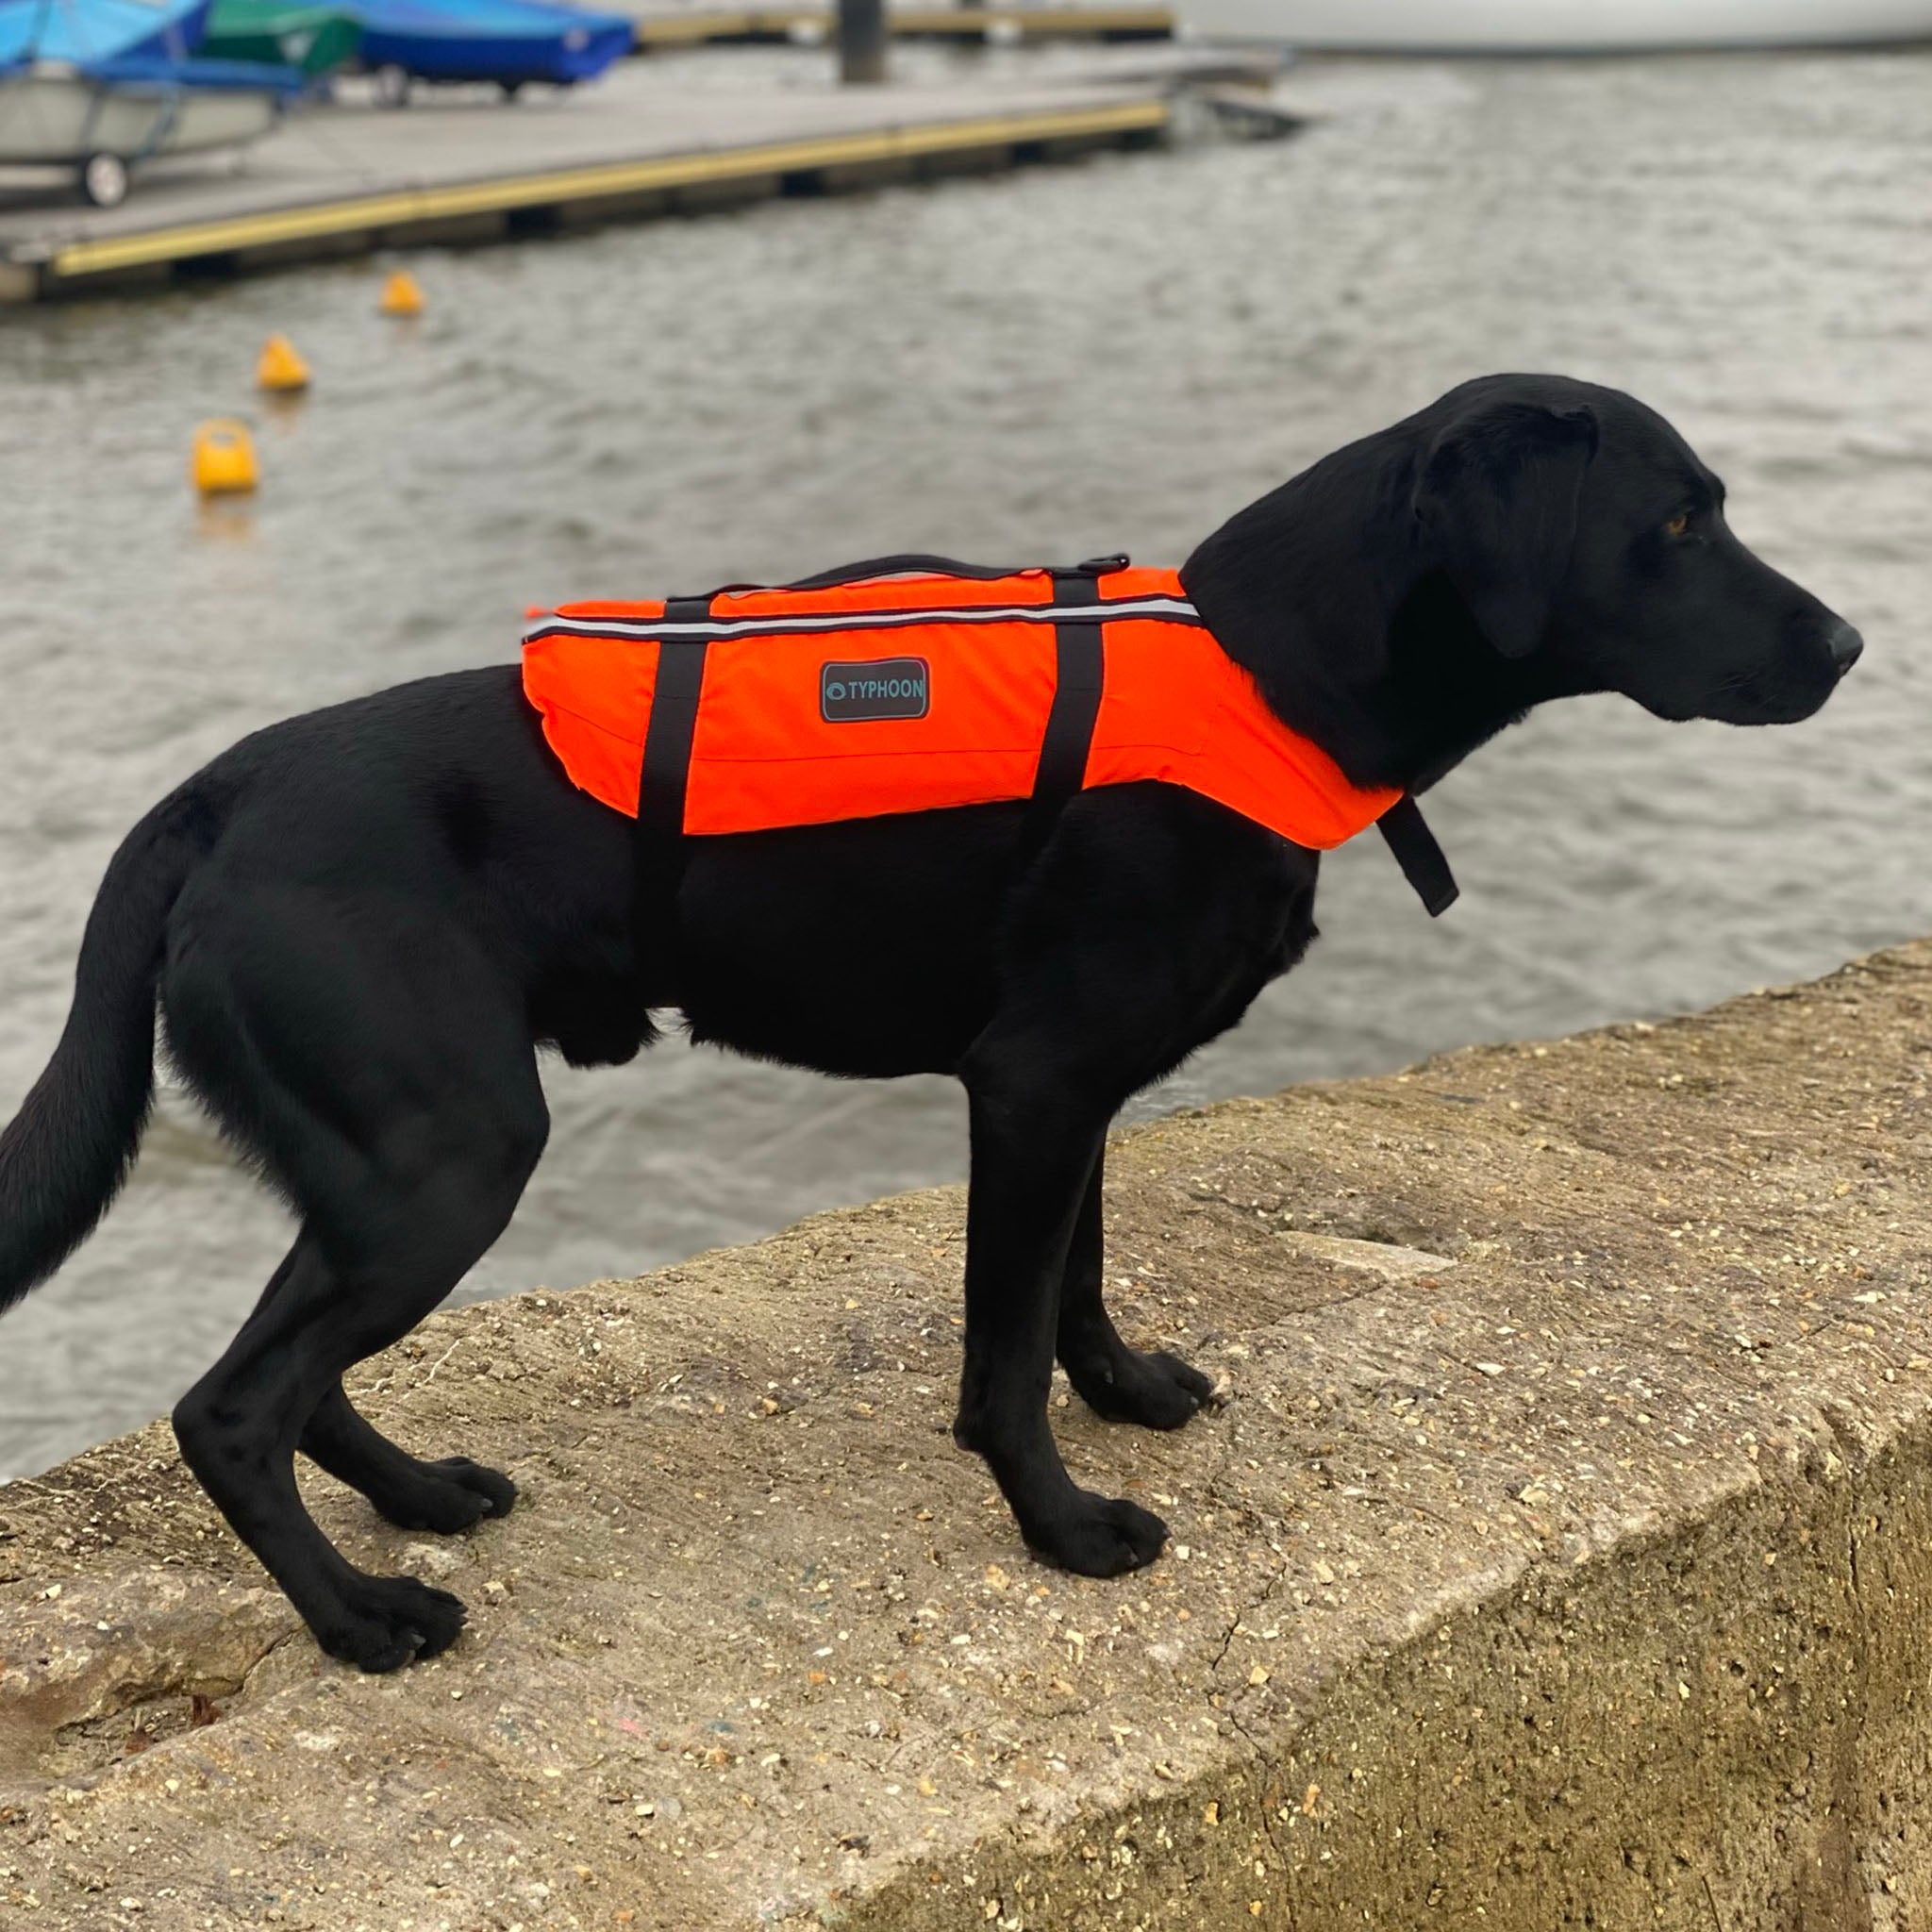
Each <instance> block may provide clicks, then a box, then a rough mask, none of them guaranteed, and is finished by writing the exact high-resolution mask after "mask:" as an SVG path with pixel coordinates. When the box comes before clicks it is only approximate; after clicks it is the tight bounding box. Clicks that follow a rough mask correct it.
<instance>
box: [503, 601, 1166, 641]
mask: <svg viewBox="0 0 1932 1932" xmlns="http://www.w3.org/2000/svg"><path fill="white" fill-rule="evenodd" d="M1117 617H1163V618H1166V619H1168V620H1169V621H1170V622H1171V623H1175V624H1199V623H1200V622H1201V617H1200V613H1199V612H1198V611H1197V610H1196V609H1195V608H1194V607H1193V606H1192V605H1191V604H1190V603H1189V602H1188V601H1187V599H1186V598H1184V597H1134V598H1123V599H1121V600H1120V601H1119V602H1118V603H1112V604H968V605H963V606H960V607H959V608H947V609H942V610H830V611H813V612H810V613H808V614H803V615H791V614H787V613H783V612H774V613H773V614H772V615H770V616H768V617H731V618H722V617H721V618H712V619H710V620H708V622H702V623H686V624H666V623H664V622H663V621H662V620H661V619H658V620H654V619H651V618H648V617H641V618H632V617H552V618H548V619H546V620H545V621H544V622H543V623H541V624H540V625H537V626H536V628H535V629H533V630H529V631H525V634H524V641H525V643H526V644H530V643H535V642H536V641H537V640H538V639H539V638H547V637H555V636H557V635H558V633H559V632H561V633H563V634H565V635H567V636H572V637H582V638H732V637H745V636H753V635H763V636H767V637H770V636H791V635H794V634H796V633H798V632H809V631H819V630H832V631H851V630H903V629H905V628H907V627H908V626H909V625H922V624H1011V623H1014V622H1016V621H1017V622H1020V623H1025V624H1078V623H1081V622H1083V621H1084V622H1086V623H1090V624H1091V623H1102V624H1106V623H1110V622H1111V621H1112V620H1113V619H1114V618H1117Z"/></svg>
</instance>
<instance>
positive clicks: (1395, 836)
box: [1375, 791, 1462, 919]
mask: <svg viewBox="0 0 1932 1932" xmlns="http://www.w3.org/2000/svg"><path fill="white" fill-rule="evenodd" d="M1375 823H1376V824H1377V825H1378V826H1379V827H1380V828H1381V833H1382V837H1383V838H1384V839H1386V840H1387V841H1389V849H1390V851H1391V852H1392V853H1393V854H1394V855H1395V862H1396V864H1397V865H1399V866H1400V867H1401V868H1402V875H1403V877H1404V878H1406V879H1407V881H1408V882H1409V884H1410V885H1411V886H1413V887H1414V888H1415V891H1416V896H1417V898H1419V899H1420V900H1421V901H1422V902H1423V904H1424V906H1425V907H1427V908H1428V912H1429V917H1430V918H1431V919H1440V918H1441V916H1442V915H1443V913H1445V912H1446V911H1448V909H1449V908H1450V907H1452V906H1453V905H1455V903H1456V901H1457V897H1458V896H1459V894H1460V892H1461V891H1462V889H1461V887H1459V886H1458V885H1457V883H1456V874H1454V873H1452V872H1451V871H1450V870H1449V861H1448V860H1447V859H1446V858H1443V856H1442V848H1441V846H1440V845H1438V844H1437V843H1436V835H1435V833H1433V832H1432V831H1430V830H1429V828H1428V826H1427V825H1426V824H1424V822H1423V808H1422V807H1421V806H1419V805H1418V804H1417V803H1416V802H1415V800H1414V799H1413V798H1412V797H1411V796H1410V795H1409V794H1408V793H1407V791H1405V792H1404V793H1403V794H1402V796H1401V797H1400V798H1398V799H1397V800H1396V801H1395V803H1394V804H1393V805H1391V807H1390V808H1389V809H1388V810H1387V811H1385V812H1384V813H1383V814H1382V816H1381V817H1380V818H1379V819H1377V820H1376V821H1375Z"/></svg>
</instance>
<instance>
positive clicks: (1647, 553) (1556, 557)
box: [1412, 376, 1862, 724]
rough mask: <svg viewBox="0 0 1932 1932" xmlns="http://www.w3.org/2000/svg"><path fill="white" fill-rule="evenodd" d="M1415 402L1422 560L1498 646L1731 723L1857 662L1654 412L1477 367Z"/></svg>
mask: <svg viewBox="0 0 1932 1932" xmlns="http://www.w3.org/2000/svg"><path fill="white" fill-rule="evenodd" d="M1428 413H1430V414H1438V413H1440V415H1441V419H1442V420H1441V426H1440V428H1438V429H1437V431H1436V433H1435V434H1434V435H1433V436H1431V437H1430V438H1429V440H1428V442H1427V446H1426V448H1425V449H1424V450H1423V451H1422V452H1421V458H1422V459H1421V462H1420V465H1419V467H1418V472H1417V476H1416V482H1415V488H1414V491H1413V494H1412V507H1413V510H1414V514H1415V519H1416V523H1417V526H1418V533H1419V542H1420V551H1421V555H1422V557H1423V558H1424V560H1425V561H1426V562H1427V563H1429V564H1432V565H1433V566H1434V567H1435V568H1437V569H1439V570H1441V573H1442V574H1443V575H1444V576H1445V577H1446V578H1447V579H1448V581H1449V582H1450V584H1451V585H1453V586H1454V588H1455V590H1456V591H1457V595H1458V596H1459V597H1460V598H1461V600H1462V602H1463V603H1464V605H1465V606H1466V607H1467V608H1468V610H1469V613H1470V615H1471V616H1472V617H1473V618H1474V621H1475V623H1476V625H1477V627H1478V628H1479V629H1480V630H1481V632H1482V634H1483V636H1484V637H1485V638H1486V639H1487V640H1488V641H1489V643H1490V645H1491V648H1492V649H1494V650H1495V651H1497V652H1498V653H1500V654H1501V655H1502V656H1503V657H1504V658H1518V659H1520V658H1528V657H1530V656H1531V655H1532V654H1543V655H1544V656H1545V657H1546V658H1547V659H1548V660H1549V662H1550V665H1551V667H1552V668H1553V669H1556V670H1557V671H1558V672H1559V673H1560V674H1563V675H1565V681H1566V682H1568V681H1570V680H1572V679H1574V682H1575V685H1576V688H1578V689H1598V690H1606V691H1622V692H1624V694H1625V695H1626V696H1628V697H1632V698H1635V699H1636V700H1637V702H1638V703H1639V704H1641V705H1642V706H1644V707H1645V708H1646V709H1648V710H1651V711H1654V712H1656V713H1657V716H1659V717H1662V718H1715V719H1720V720H1722V721H1723V722H1724V723H1726V724H1790V723H1792V722H1794V721H1795V720H1797V719H1800V718H1808V717H1809V716H1810V715H1811V713H1812V712H1813V711H1815V710H1817V709H1818V708H1819V707H1820V706H1821V705H1822V704H1824V701H1825V699H1826V698H1827V697H1829V696H1830V695H1831V693H1832V691H1833V690H1834V689H1835V688H1836V686H1837V684H1838V681H1839V679H1840V677H1841V676H1843V675H1844V674H1845V672H1847V671H1848V670H1850V668H1851V666H1852V664H1853V663H1854V662H1855V661H1856V660H1857V656H1858V653H1859V651H1860V649H1861V648H1862V644H1861V641H1860V639H1859V636H1858V633H1857V631H1856V630H1854V629H1853V628H1852V626H1851V625H1848V624H1847V623H1845V622H1844V620H1843V619H1842V618H1840V617H1839V616H1838V615H1837V614H1836V613H1835V612H1833V611H1831V610H1829V609H1827V608H1825V607H1824V605H1823V604H1821V603H1820V602H1819V601H1818V599H1817V598H1816V597H1814V596H1812V595H1811V594H1810V592H1809V591H1804V590H1801V589H1800V588H1799V587H1798V586H1797V585H1796V584H1794V583H1792V582H1791V581H1790V578H1789V577H1785V576H1781V575H1779V574H1778V573H1777V572H1776V571H1774V570H1773V569H1772V568H1771V566H1770V565H1769V564H1767V563H1765V562H1764V561H1763V559H1762V558H1758V557H1757V556H1754V555H1753V553H1752V552H1751V551H1749V550H1747V549H1746V548H1745V547H1744V545H1743V544H1742V543H1741V542H1740V541H1739V540H1738V538H1737V536H1736V535H1735V534H1734V533H1733V532H1732V530H1731V528H1730V525H1728V524H1727V523H1726V522H1725V521H1724V485H1723V483H1722V482H1720V481H1719V480H1718V478H1717V477H1716V476H1715V475H1713V474H1712V473H1711V471H1710V470H1709V469H1708V468H1707V466H1706V465H1705V464H1704V463H1703V462H1701V461H1700V460H1699V459H1698V458H1697V456H1696V455H1695V453H1694V452H1693V451H1692V450H1691V446H1690V445H1689V444H1688V443H1687V442H1686V441H1684V439H1683V438H1682V437H1681V436H1679V435H1678V434H1677V432H1676V431H1675V430H1674V429H1673V428H1672V427H1671V425H1669V424H1668V423H1666V422H1665V421H1664V419H1663V418H1662V417H1661V416H1659V415H1658V414H1657V412H1656V411H1655V410H1653V409H1647V408H1644V407H1643V405H1642V404H1641V403H1639V402H1637V401H1635V400H1634V399H1633V398H1631V397H1629V396H1626V395H1624V394H1622V393H1621V392H1620V391H1616V390H1605V389H1597V388H1594V387H1592V386H1590V385H1586V384H1583V383H1574V382H1567V381H1563V380H1561V379H1559V378H1553V377H1524V376H1491V377H1488V378H1485V379H1484V380H1482V381H1479V382H1474V383H1469V384H1466V385H1464V387H1463V388H1461V389H1459V390H1456V391H1451V393H1450V394H1449V395H1448V396H1445V397H1444V398H1443V399H1442V402H1441V404H1439V405H1437V408H1436V410H1435V411H1430V412H1428Z"/></svg>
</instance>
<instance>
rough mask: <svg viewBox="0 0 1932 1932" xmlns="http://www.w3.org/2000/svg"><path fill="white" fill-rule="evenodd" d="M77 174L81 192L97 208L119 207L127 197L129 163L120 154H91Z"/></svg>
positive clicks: (82, 163)
mask: <svg viewBox="0 0 1932 1932" xmlns="http://www.w3.org/2000/svg"><path fill="white" fill-rule="evenodd" d="M77 175H78V179H79V182H80V192H81V193H82V194H83V195H85V196H86V198H87V199H88V201H89V202H90V203H92V206H93V207H95V208H119V207H120V206H121V204H122V203H123V202H124V201H125V200H126V199H127V186H128V181H127V163H126V162H125V161H124V160H123V159H122V158H121V157H120V156H119V155H109V154H94V155H90V156H88V158H87V159H86V160H84V161H83V162H81V164H80V167H79V170H78V171H77Z"/></svg>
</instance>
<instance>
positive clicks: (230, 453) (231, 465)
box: [192, 416, 261, 496]
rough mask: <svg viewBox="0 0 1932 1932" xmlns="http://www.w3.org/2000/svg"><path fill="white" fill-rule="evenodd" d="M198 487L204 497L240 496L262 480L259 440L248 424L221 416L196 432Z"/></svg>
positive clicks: (194, 462) (194, 463) (195, 452)
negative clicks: (257, 450)
mask: <svg viewBox="0 0 1932 1932" xmlns="http://www.w3.org/2000/svg"><path fill="white" fill-rule="evenodd" d="M192 475H193V477H194V487H195V488H196V489H197V490H198V491H201V493H202V494H203V495H204V496H240V495H243V494H245V493H246V492H247V491H251V490H253V489H254V488H255V486H256V485H257V484H258V482H260V480H261V470H260V466H259V465H258V463H257V462H256V459H255V439H254V438H253V437H252V436H250V435H249V433H248V425H247V424H245V423H237V422H236V421H235V420H234V418H233V417H230V416H217V417H215V418H214V419H213V420H212V421H211V422H208V423H204V424H203V425H201V426H200V427H199V428H198V429H197V430H196V431H195V432H194V459H193V462H192Z"/></svg>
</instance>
